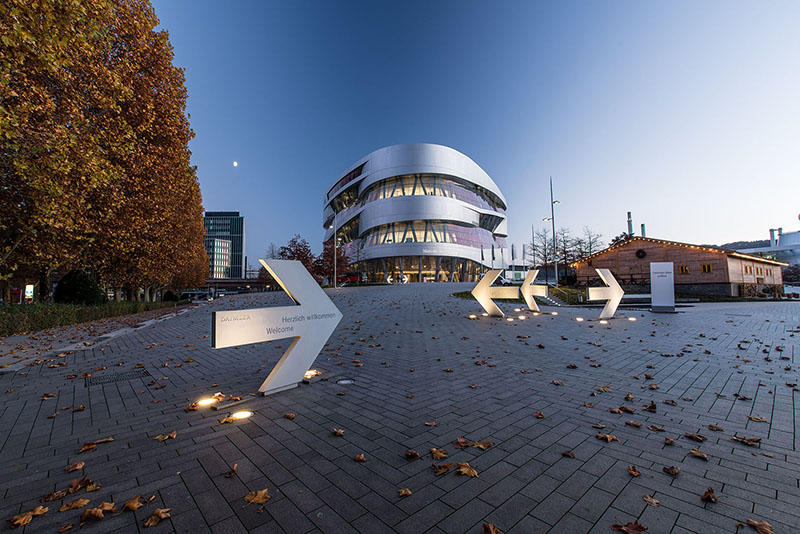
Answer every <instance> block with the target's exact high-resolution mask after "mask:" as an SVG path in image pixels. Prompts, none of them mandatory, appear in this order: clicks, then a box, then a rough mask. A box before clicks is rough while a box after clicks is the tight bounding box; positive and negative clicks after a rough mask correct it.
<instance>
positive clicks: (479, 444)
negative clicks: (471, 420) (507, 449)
mask: <svg viewBox="0 0 800 534" xmlns="http://www.w3.org/2000/svg"><path fill="white" fill-rule="evenodd" d="M492 445H494V443H492V442H491V441H476V442H474V443H473V444H472V447H473V448H476V449H480V450H482V451H485V450H486V449H488V448H489V447H491V446H492Z"/></svg>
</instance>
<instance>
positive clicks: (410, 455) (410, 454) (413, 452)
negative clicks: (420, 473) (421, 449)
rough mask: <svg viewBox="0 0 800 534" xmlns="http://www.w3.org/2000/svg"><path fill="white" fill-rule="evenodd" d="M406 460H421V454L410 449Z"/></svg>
mask: <svg viewBox="0 0 800 534" xmlns="http://www.w3.org/2000/svg"><path fill="white" fill-rule="evenodd" d="M406 458H409V459H411V458H419V453H418V452H417V451H415V450H414V449H408V450H407V451H406Z"/></svg>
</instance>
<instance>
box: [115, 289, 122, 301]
mask: <svg viewBox="0 0 800 534" xmlns="http://www.w3.org/2000/svg"><path fill="white" fill-rule="evenodd" d="M120 300H122V290H121V289H120V288H118V287H115V288H114V302H119V301H120Z"/></svg>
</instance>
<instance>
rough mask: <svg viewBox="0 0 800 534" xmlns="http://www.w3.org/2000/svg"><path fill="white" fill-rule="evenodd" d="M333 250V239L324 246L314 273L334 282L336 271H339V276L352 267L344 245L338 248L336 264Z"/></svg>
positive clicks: (315, 264)
mask: <svg viewBox="0 0 800 534" xmlns="http://www.w3.org/2000/svg"><path fill="white" fill-rule="evenodd" d="M333 249H334V247H333V239H329V240H328V241H326V242H325V243H324V244H323V246H322V254H320V255H319V256H318V257H317V259H316V261H315V262H314V271H315V273H316V275H317V277H318V278H320V279H323V278H327V279H328V280H331V281H333V276H334V270H335V271H337V275H340V274H344V273H345V272H346V271H347V266H348V265H350V258H348V257H347V254H345V252H344V247H343V246H342V245H339V246H338V247H336V263H335V264H334V259H333V258H334V251H333ZM331 283H332V282H331Z"/></svg>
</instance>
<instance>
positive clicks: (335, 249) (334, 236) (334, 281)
mask: <svg viewBox="0 0 800 534" xmlns="http://www.w3.org/2000/svg"><path fill="white" fill-rule="evenodd" d="M330 228H333V289H336V253H337V252H338V251H337V245H338V243H337V241H336V230H337V228H336V208H334V211H333V226H331V227H330Z"/></svg>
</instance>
